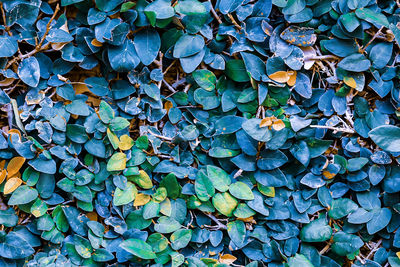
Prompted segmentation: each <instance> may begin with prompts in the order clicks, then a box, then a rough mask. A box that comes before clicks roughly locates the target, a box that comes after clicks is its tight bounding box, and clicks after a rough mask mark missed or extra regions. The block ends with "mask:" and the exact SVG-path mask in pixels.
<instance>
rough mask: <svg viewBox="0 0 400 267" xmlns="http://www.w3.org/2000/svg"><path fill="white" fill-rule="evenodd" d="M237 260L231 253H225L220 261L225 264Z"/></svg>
mask: <svg viewBox="0 0 400 267" xmlns="http://www.w3.org/2000/svg"><path fill="white" fill-rule="evenodd" d="M236 260H237V258H236V257H235V256H233V255H231V254H224V255H222V256H220V257H219V262H220V263H224V264H232V263H234V262H235V261H236Z"/></svg>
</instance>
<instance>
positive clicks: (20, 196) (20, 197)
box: [8, 185, 38, 206]
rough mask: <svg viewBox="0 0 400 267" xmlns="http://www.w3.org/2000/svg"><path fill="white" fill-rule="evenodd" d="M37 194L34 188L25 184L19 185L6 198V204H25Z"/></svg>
mask: <svg viewBox="0 0 400 267" xmlns="http://www.w3.org/2000/svg"><path fill="white" fill-rule="evenodd" d="M37 196H38V192H37V190H36V189H34V188H30V187H29V186H27V185H21V186H20V187H18V188H17V189H16V190H15V191H14V192H13V193H12V195H11V197H10V199H9V200H8V205H10V206H11V205H22V204H27V203H29V202H31V201H33V200H35V199H36V198H37Z"/></svg>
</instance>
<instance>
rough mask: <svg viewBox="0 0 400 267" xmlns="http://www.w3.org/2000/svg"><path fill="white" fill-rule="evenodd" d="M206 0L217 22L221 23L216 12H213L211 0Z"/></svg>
mask: <svg viewBox="0 0 400 267" xmlns="http://www.w3.org/2000/svg"><path fill="white" fill-rule="evenodd" d="M208 2H209V3H210V11H211V13H212V14H213V16H214V18H215V19H216V20H217V21H218V23H219V24H221V23H222V20H221V18H220V17H219V16H218V14H217V12H215V9H214V7H213V5H212V3H211V0H208Z"/></svg>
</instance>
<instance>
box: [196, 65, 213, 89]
mask: <svg viewBox="0 0 400 267" xmlns="http://www.w3.org/2000/svg"><path fill="white" fill-rule="evenodd" d="M192 75H193V78H194V80H195V81H196V83H197V84H198V85H199V86H200V87H202V88H203V89H205V90H207V91H212V90H214V88H215V83H216V82H217V77H216V76H215V74H214V73H212V72H211V71H209V70H206V69H202V70H196V71H194V72H193V73H192Z"/></svg>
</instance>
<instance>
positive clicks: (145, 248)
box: [119, 238, 156, 260]
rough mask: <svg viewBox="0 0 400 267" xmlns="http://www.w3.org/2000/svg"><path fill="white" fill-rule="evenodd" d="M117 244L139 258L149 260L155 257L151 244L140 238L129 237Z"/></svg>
mask: <svg viewBox="0 0 400 267" xmlns="http://www.w3.org/2000/svg"><path fill="white" fill-rule="evenodd" d="M119 246H120V247H121V248H123V249H124V250H126V251H127V252H129V253H131V254H132V255H135V256H136V257H139V258H141V259H145V260H150V259H155V258H156V254H155V253H154V252H153V250H152V248H151V246H150V245H149V244H147V243H146V242H144V241H142V240H140V239H135V238H130V239H127V240H124V241H122V243H121V244H120V245H119Z"/></svg>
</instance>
